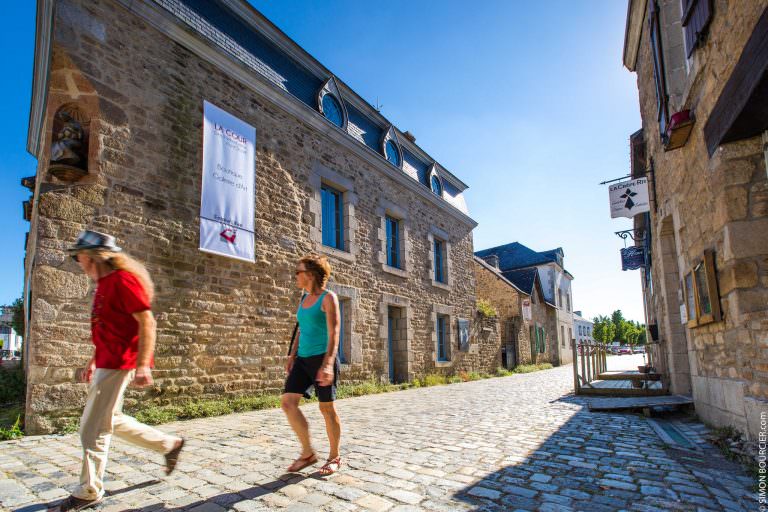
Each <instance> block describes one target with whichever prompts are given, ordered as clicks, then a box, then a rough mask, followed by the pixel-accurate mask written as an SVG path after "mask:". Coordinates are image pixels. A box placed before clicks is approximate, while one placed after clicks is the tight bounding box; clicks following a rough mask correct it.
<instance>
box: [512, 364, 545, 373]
mask: <svg viewBox="0 0 768 512" xmlns="http://www.w3.org/2000/svg"><path fill="white" fill-rule="evenodd" d="M550 369H552V365H551V364H549V363H539V364H521V365H518V366H515V368H514V369H513V370H512V373H531V372H538V371H539V370H550Z"/></svg>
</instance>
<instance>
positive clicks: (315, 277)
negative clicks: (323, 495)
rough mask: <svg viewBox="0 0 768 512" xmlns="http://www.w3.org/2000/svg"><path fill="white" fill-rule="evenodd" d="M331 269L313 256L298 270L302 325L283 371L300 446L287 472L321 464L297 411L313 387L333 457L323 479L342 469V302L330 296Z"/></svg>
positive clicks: (286, 398) (288, 407)
mask: <svg viewBox="0 0 768 512" xmlns="http://www.w3.org/2000/svg"><path fill="white" fill-rule="evenodd" d="M330 275H331V266H330V265H329V264H328V260H327V259H326V258H325V256H317V255H315V254H311V255H308V256H304V257H303V258H301V260H299V263H298V264H297V266H296V285H297V286H298V287H299V288H301V289H302V290H303V291H304V295H303V297H302V299H301V302H300V303H299V309H298V311H297V312H296V318H297V320H298V322H299V336H298V343H296V344H294V345H293V347H292V350H291V353H290V355H289V356H288V363H287V364H286V366H285V371H286V373H287V375H288V377H287V378H286V379H285V389H284V390H283V395H282V407H283V411H284V412H285V415H286V417H287V418H288V423H290V425H291V428H293V431H294V432H295V433H296V437H298V438H299V442H300V443H301V455H300V456H299V458H298V459H296V460H295V461H294V462H293V464H291V465H290V466H289V467H288V471H289V472H296V471H299V470H301V469H303V468H306V467H307V466H311V465H313V464H315V463H316V462H317V460H318V459H317V453H315V450H314V448H312V441H311V439H310V436H309V425H308V424H307V419H306V418H305V417H304V414H303V413H302V412H301V409H299V401H300V400H301V397H302V396H309V395H307V393H308V391H309V389H310V388H312V387H314V389H315V394H316V395H317V397H318V399H319V400H320V412H321V413H322V414H323V418H324V419H325V430H326V432H328V441H329V444H330V453H329V454H328V460H327V461H326V463H325V464H324V465H323V467H321V468H320V474H323V475H330V474H332V473H335V472H336V471H338V470H339V468H340V467H341V457H340V456H339V445H340V442H341V421H340V420H339V415H338V414H337V412H336V407H335V406H334V400H335V399H336V384H337V382H338V377H339V360H338V358H337V357H336V354H337V352H338V348H339V323H340V322H339V300H338V299H337V298H336V294H334V293H333V292H331V291H329V290H326V289H325V285H326V284H327V283H328V278H329V277H330Z"/></svg>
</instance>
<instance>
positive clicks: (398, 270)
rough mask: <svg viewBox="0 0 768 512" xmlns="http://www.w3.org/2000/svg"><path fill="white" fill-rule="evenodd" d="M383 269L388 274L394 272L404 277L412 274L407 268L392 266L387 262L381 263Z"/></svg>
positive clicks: (393, 273) (406, 277)
mask: <svg viewBox="0 0 768 512" xmlns="http://www.w3.org/2000/svg"><path fill="white" fill-rule="evenodd" d="M381 269H382V270H383V271H384V272H387V273H388V274H392V275H394V276H398V277H402V278H403V279H408V278H410V274H409V273H408V271H407V270H403V269H401V268H397V267H390V266H389V265H387V264H386V263H384V264H382V265H381Z"/></svg>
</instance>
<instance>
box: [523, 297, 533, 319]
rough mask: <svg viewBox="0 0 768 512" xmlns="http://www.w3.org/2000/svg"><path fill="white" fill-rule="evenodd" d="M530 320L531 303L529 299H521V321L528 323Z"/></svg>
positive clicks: (531, 315) (531, 316)
mask: <svg viewBox="0 0 768 512" xmlns="http://www.w3.org/2000/svg"><path fill="white" fill-rule="evenodd" d="M532 318H533V314H532V311H531V301H530V300H529V299H523V320H525V321H526V322H530V321H531V319H532Z"/></svg>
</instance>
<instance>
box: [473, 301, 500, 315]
mask: <svg viewBox="0 0 768 512" xmlns="http://www.w3.org/2000/svg"><path fill="white" fill-rule="evenodd" d="M475 306H476V307H477V312H478V313H480V314H481V315H483V316H487V317H494V316H496V315H497V312H496V308H495V307H493V304H491V303H490V302H489V301H487V300H485V299H478V301H477V303H476V304H475Z"/></svg>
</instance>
